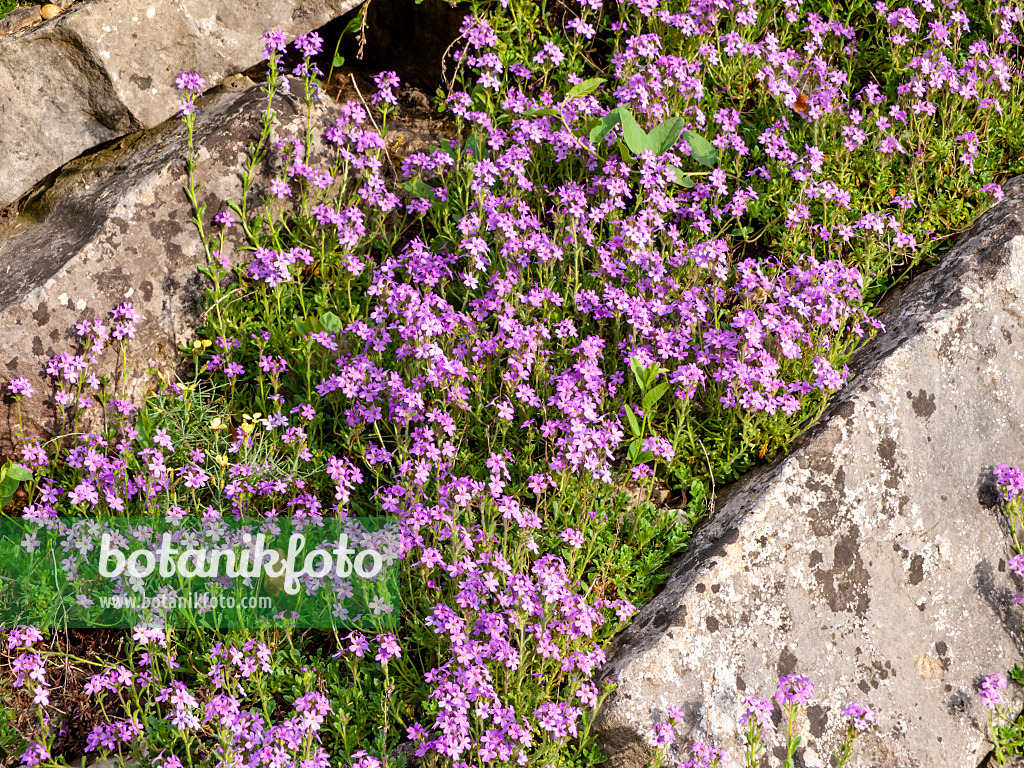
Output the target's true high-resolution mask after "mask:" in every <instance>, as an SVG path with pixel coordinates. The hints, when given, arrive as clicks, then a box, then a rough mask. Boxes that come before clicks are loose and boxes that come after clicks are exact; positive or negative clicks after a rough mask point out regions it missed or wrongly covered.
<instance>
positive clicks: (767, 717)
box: [740, 695, 773, 730]
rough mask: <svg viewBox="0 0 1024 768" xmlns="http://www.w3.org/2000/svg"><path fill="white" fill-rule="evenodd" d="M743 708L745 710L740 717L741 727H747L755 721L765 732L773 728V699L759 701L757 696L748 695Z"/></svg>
mask: <svg viewBox="0 0 1024 768" xmlns="http://www.w3.org/2000/svg"><path fill="white" fill-rule="evenodd" d="M743 706H744V707H745V709H744V710H743V714H742V715H740V725H747V724H748V723H750V722H751V721H753V722H755V723H756V724H757V725H758V727H760V728H761V729H763V730H768V729H770V728H771V727H772V708H773V706H772V702H771V699H759V698H757V697H756V696H750V695H748V696H746V697H745V698H744V699H743Z"/></svg>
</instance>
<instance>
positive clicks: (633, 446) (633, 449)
mask: <svg viewBox="0 0 1024 768" xmlns="http://www.w3.org/2000/svg"><path fill="white" fill-rule="evenodd" d="M639 454H640V439H639V438H637V439H635V440H634V441H633V442H631V443H630V444H629V450H628V451H626V461H628V462H629V463H630V464H632V463H634V462H635V461H636V457H637V456H638V455H639Z"/></svg>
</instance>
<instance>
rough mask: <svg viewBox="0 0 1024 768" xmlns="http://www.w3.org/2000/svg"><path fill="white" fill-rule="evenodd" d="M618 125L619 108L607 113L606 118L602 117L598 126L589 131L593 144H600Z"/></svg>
mask: <svg viewBox="0 0 1024 768" xmlns="http://www.w3.org/2000/svg"><path fill="white" fill-rule="evenodd" d="M618 124H619V108H618V107H616V108H615V109H613V110H611V111H610V112H608V113H606V114H605V116H604V117H602V118H601V119H600V120H599V121H598V123H597V125H596V126H594V127H592V128H591V129H590V130H589V131H588V136H589V137H590V140H591V141H592V142H594V143H595V144H597V143H598V142H600V141H601V139H603V138H604V137H605V136H607V135H608V131H610V130H611V129H612V128H614V127H615V126H616V125H618Z"/></svg>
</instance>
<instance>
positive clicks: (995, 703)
mask: <svg viewBox="0 0 1024 768" xmlns="http://www.w3.org/2000/svg"><path fill="white" fill-rule="evenodd" d="M1005 688H1006V676H1005V675H1001V674H998V673H997V674H995V675H989V676H988V677H986V678H985V680H984V681H983V682H982V684H981V690H980V691H979V692H978V695H979V696H981V700H982V701H983V702H984V703H985V706H986V707H988V709H989V711H991V712H995V711H996V710H997V709H999V707H1002V706H1004V705H1005V704H1006V702H1005V701H1004V700H1003V695H1002V694H1001V693H1000V691H1002V690H1004V689H1005Z"/></svg>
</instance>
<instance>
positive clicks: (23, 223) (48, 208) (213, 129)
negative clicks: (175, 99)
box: [0, 87, 340, 452]
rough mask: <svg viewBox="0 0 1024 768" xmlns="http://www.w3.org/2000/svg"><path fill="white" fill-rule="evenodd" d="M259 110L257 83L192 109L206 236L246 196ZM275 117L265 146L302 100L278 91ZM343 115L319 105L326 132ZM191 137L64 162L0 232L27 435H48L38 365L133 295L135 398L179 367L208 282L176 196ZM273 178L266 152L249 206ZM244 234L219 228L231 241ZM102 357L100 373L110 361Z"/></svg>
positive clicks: (2, 434)
mask: <svg viewBox="0 0 1024 768" xmlns="http://www.w3.org/2000/svg"><path fill="white" fill-rule="evenodd" d="M265 106H266V95H265V94H264V92H263V90H262V89H261V88H253V87H250V88H248V89H246V90H239V91H233V90H230V89H227V88H221V89H217V90H216V92H213V93H211V95H210V96H209V97H208V98H206V99H205V100H204V103H203V104H201V106H200V111H199V114H198V116H197V118H196V145H197V147H198V148H199V150H200V160H199V165H198V168H197V172H196V174H197V182H198V183H199V184H202V185H203V188H202V190H201V191H200V202H201V203H204V204H206V205H207V206H208V209H207V212H206V228H207V231H208V232H214V231H218V230H219V228H218V226H217V225H215V224H213V222H212V217H213V216H214V215H215V214H217V213H219V212H220V211H221V210H224V209H225V207H226V206H225V203H224V201H225V200H227V199H229V198H230V199H234V200H239V199H240V197H241V182H240V180H239V176H238V171H239V170H240V169H241V167H242V164H243V162H244V160H245V158H246V147H247V146H248V145H249V144H250V143H251V142H255V141H256V140H258V138H259V135H260V122H261V118H262V111H263V109H264V107H265ZM274 109H275V111H276V113H277V120H276V122H275V129H274V130H275V134H273V135H272V137H271V141H272V142H274V141H276V140H277V138H278V137H279V136H280V135H283V134H284V133H298V132H299V131H300V130H302V126H303V125H304V123H303V121H304V119H305V118H304V117H303V115H304V110H305V107H304V105H300V102H299V101H297V100H296V99H295V98H293V97H291V96H278V97H277V99H276V101H275V104H274ZM339 114H340V112H339V111H338V107H337V105H336V104H335V103H334V102H323V103H321V104H320V105H319V106H318V107H317V119H318V120H320V121H322V122H320V126H321V128H323V127H326V126H327V125H329V124H333V122H334V120H335V119H336V118H337V116H338V115H339ZM186 137H187V134H186V131H185V128H184V125H183V124H182V123H181V122H180V121H179V120H172V121H169V122H168V123H166V124H164V125H162V126H159V127H158V128H155V129H153V130H150V131H145V132H142V133H140V134H136V135H133V136H131V137H128V138H125V139H122V140H121V141H120V142H118V143H117V144H116V145H114V146H111V147H108V148H106V149H104V150H102V151H100V152H97V153H94V154H92V155H89V156H87V157H83V158H80V159H78V160H76V161H74V162H72V163H70V164H69V165H68V166H67V167H66V168H65V169H64V170H63V171H62V172H61V174H60V175H59V176H58V177H57V178H56V180H55V181H54V182H53V184H52V185H51V186H49V187H48V188H46V189H45V190H43V191H40V192H38V193H33V195H31V196H29V198H28V200H27V201H26V205H25V207H24V210H23V211H22V213H21V215H20V216H19V217H18V218H17V219H16V220H15V221H14V222H13V223H12V224H9V225H8V226H7V228H6V229H4V230H3V231H2V232H0V389H2V391H4V392H6V383H7V382H8V381H9V380H10V379H12V378H14V377H16V376H19V375H25V376H28V377H29V378H30V379H31V380H32V383H33V386H34V387H35V390H36V396H35V398H33V399H32V400H28V401H25V402H23V403H22V408H23V412H22V419H23V422H24V425H25V429H26V432H27V434H30V435H31V434H54V432H55V430H56V428H57V425H56V424H55V423H54V419H53V413H52V410H51V408H50V407H49V406H46V405H45V402H44V401H45V399H46V396H47V394H48V393H49V392H50V391H51V388H50V386H49V383H48V380H47V379H46V378H45V377H44V376H43V370H44V367H45V364H46V361H47V360H48V359H50V358H51V357H52V356H53V355H55V354H57V353H61V352H74V351H76V339H75V337H74V335H73V331H74V326H75V324H76V323H79V322H81V321H83V320H86V319H91V318H93V317H100V318H104V317H105V316H106V313H107V312H109V310H111V309H112V308H113V307H115V306H117V305H118V304H120V303H122V302H124V301H127V300H129V299H130V300H131V301H133V302H134V303H135V305H136V308H137V309H138V310H139V311H140V312H141V314H142V315H143V322H141V323H140V325H139V332H138V336H137V338H136V339H135V340H134V341H133V342H132V343H131V344H130V346H129V368H130V369H131V371H132V377H133V378H132V379H131V380H130V381H129V382H128V386H129V389H130V390H132V391H133V392H138V391H139V390H140V389H141V388H143V387H145V386H146V385H147V384H148V383H149V382H150V381H151V378H152V377H151V375H149V374H148V373H147V367H153V368H155V369H157V370H160V371H163V372H169V371H170V370H171V369H172V368H173V367H174V361H175V355H176V345H177V344H181V343H184V342H186V341H187V340H188V339H189V337H190V334H191V333H192V331H193V330H194V328H195V327H196V325H197V324H198V322H199V320H200V313H201V311H202V304H201V302H202V291H203V290H204V288H205V285H206V282H205V278H202V276H201V275H200V274H199V273H198V272H197V269H196V267H197V265H199V264H201V263H203V261H204V259H205V254H204V252H203V249H202V246H201V243H200V241H199V237H198V234H197V233H196V231H195V228H194V226H193V224H192V222H191V221H190V217H191V211H190V209H189V204H188V201H187V198H186V197H185V193H184V187H185V181H186V171H185V158H186V152H187V138H186ZM278 169H279V165H278V161H277V159H276V158H275V157H274V156H273V155H272V154H271V155H269V156H268V157H267V158H265V160H264V162H263V164H262V166H261V167H260V168H259V169H258V176H257V184H256V187H255V188H254V190H253V192H252V193H251V197H250V199H251V200H252V199H259V198H260V196H261V195H262V194H263V191H264V189H265V185H266V183H267V179H268V177H269V176H270V175H271V174H273V173H276V172H277V170H278ZM239 229H240V227H238V226H237V225H236V226H235V227H233V228H231V229H230V230H228V233H227V234H228V235H229V237H228V240H227V242H228V243H229V244H231V243H233V242H235V241H234V240H233V238H232V237H230V236H231V235H234V234H235V233H237V232H238V231H239ZM106 357H107V358H108V360H107V365H108V368H107V369H106V370H108V371H109V370H110V367H109V366H111V365H112V364H113V355H112V354H111V352H108V353H107V356H106ZM0 403H2V405H0V452H4V451H10V449H11V447H12V442H13V438H12V435H14V434H15V433H16V432H18V431H19V421H18V418H19V417H18V409H17V407H16V404H15V403H13V402H11V401H10V398H9V397H8V398H7V399H6V401H3V400H0Z"/></svg>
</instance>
